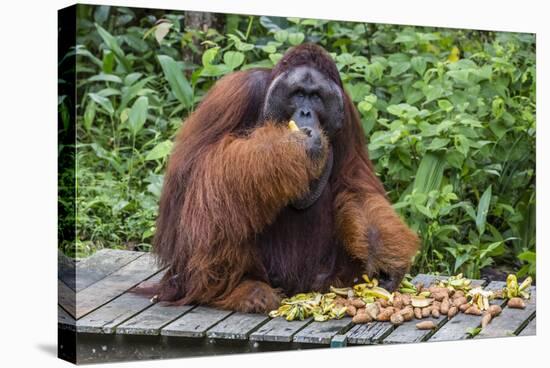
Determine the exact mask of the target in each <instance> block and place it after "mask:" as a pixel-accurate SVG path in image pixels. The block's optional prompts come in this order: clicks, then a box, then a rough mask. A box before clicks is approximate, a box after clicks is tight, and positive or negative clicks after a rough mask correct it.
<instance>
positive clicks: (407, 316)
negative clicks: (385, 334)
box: [399, 306, 414, 321]
mask: <svg viewBox="0 0 550 368" xmlns="http://www.w3.org/2000/svg"><path fill="white" fill-rule="evenodd" d="M399 313H400V314H401V315H402V316H403V319H404V320H405V321H410V320H411V319H413V318H414V310H413V308H412V307H410V306H409V307H405V308H403V309H402V310H401V311H400V312H399Z"/></svg>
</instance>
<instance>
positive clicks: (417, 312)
mask: <svg viewBox="0 0 550 368" xmlns="http://www.w3.org/2000/svg"><path fill="white" fill-rule="evenodd" d="M413 312H414V316H415V317H416V319H422V309H421V308H414V309H413Z"/></svg>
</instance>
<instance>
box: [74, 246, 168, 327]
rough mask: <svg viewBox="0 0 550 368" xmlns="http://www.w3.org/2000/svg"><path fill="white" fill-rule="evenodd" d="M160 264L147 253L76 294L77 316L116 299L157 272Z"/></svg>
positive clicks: (79, 316) (80, 316)
mask: <svg viewBox="0 0 550 368" xmlns="http://www.w3.org/2000/svg"><path fill="white" fill-rule="evenodd" d="M159 269H160V266H159V265H158V264H157V263H156V262H155V258H154V257H153V256H152V255H151V254H145V255H143V256H141V257H139V258H137V259H135V260H134V261H132V262H130V263H129V264H127V265H126V266H124V267H122V268H120V269H119V270H118V271H116V272H114V273H112V274H110V275H109V276H107V277H105V278H104V279H102V280H100V281H98V282H96V283H94V284H92V285H90V286H88V287H87V288H85V289H84V290H82V291H80V292H78V293H77V295H76V318H77V319H80V318H82V317H83V316H85V315H86V314H88V313H90V312H92V311H93V310H94V309H97V308H99V307H100V306H102V305H103V304H106V303H108V302H109V301H111V300H113V299H115V298H116V297H117V296H119V295H121V294H122V293H124V292H125V291H127V290H129V289H131V288H133V287H134V286H136V285H137V284H139V283H140V282H141V281H143V280H145V279H147V278H149V277H150V276H152V275H154V274H155V273H157V272H158V271H159Z"/></svg>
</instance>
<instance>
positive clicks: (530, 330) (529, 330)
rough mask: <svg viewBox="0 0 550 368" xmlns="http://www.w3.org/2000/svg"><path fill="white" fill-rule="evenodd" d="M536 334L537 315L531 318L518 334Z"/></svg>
mask: <svg viewBox="0 0 550 368" xmlns="http://www.w3.org/2000/svg"><path fill="white" fill-rule="evenodd" d="M536 334H537V317H535V318H533V319H532V320H531V321H530V322H529V323H528V324H527V326H525V328H524V329H523V330H521V332H520V333H519V336H535V335H536Z"/></svg>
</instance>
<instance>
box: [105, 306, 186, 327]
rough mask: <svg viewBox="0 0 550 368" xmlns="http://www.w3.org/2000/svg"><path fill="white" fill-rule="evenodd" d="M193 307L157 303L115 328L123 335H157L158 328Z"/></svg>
mask: <svg viewBox="0 0 550 368" xmlns="http://www.w3.org/2000/svg"><path fill="white" fill-rule="evenodd" d="M192 308H193V306H192V305H166V303H157V304H155V305H153V306H152V307H151V308H147V309H146V310H144V311H143V312H141V313H139V314H138V315H136V316H134V317H132V318H130V319H129V320H127V321H126V322H124V323H122V324H120V325H119V326H117V328H116V333H117V334H123V335H159V334H160V330H161V329H162V328H163V327H164V326H166V325H167V324H169V323H170V322H172V321H174V320H175V319H176V318H179V317H181V316H182V315H184V314H185V313H187V312H189V311H190V310H191V309H192Z"/></svg>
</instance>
